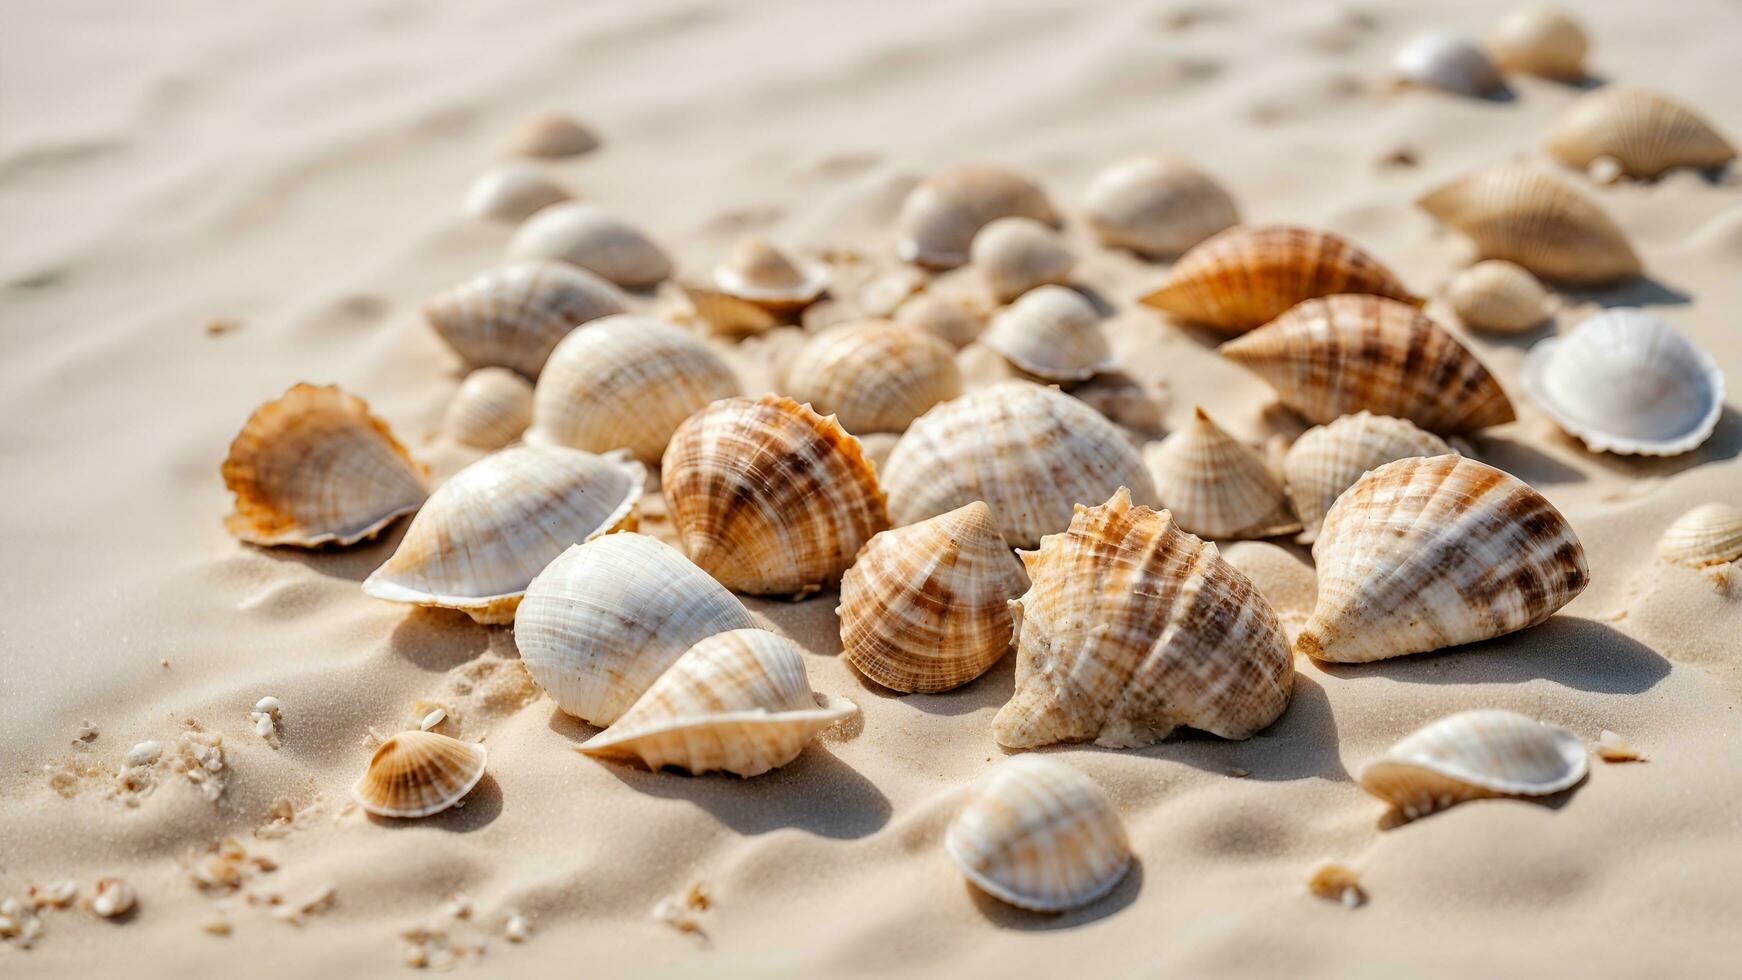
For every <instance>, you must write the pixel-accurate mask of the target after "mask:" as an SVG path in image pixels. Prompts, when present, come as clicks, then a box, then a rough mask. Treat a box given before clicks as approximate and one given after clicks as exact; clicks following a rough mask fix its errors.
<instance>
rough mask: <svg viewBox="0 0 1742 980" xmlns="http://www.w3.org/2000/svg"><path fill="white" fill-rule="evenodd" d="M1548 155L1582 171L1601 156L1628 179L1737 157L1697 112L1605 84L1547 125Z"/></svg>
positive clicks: (1637, 90) (1713, 164)
mask: <svg viewBox="0 0 1742 980" xmlns="http://www.w3.org/2000/svg"><path fill="white" fill-rule="evenodd" d="M1544 146H1545V148H1546V149H1547V150H1548V152H1549V155H1550V156H1552V157H1554V158H1555V159H1557V160H1559V161H1560V162H1562V163H1564V164H1566V165H1567V166H1569V167H1577V168H1579V169H1580V170H1585V169H1587V168H1589V167H1590V166H1591V164H1592V163H1594V162H1596V161H1597V160H1598V159H1600V158H1602V157H1609V158H1611V159H1613V160H1615V161H1617V162H1618V163H1620V164H1621V172H1622V173H1624V174H1626V175H1627V176H1629V177H1641V178H1644V177H1656V176H1657V175H1658V174H1661V173H1663V172H1664V171H1666V170H1671V169H1674V168H1676V167H1694V168H1697V169H1700V170H1705V169H1709V168H1712V167H1721V166H1723V165H1724V164H1726V163H1729V162H1730V161H1731V160H1734V159H1736V147H1735V145H1734V144H1732V143H1731V142H1730V141H1729V140H1727V139H1725V138H1724V137H1723V135H1722V134H1721V133H1719V132H1718V131H1717V129H1715V128H1713V126H1712V124H1711V123H1710V122H1709V121H1708V120H1707V119H1706V118H1705V117H1704V116H1702V115H1700V114H1699V113H1697V112H1695V111H1694V110H1693V109H1691V108H1689V107H1688V106H1687V105H1684V104H1683V103H1681V102H1679V101H1677V100H1675V99H1672V98H1670V97H1669V96H1667V95H1661V94H1659V93H1657V92H1652V91H1648V90H1646V89H1642V88H1636V87H1634V86H1631V85H1605V86H1603V87H1602V88H1600V89H1597V90H1596V91H1594V92H1589V93H1586V94H1585V95H1581V96H1580V97H1579V98H1578V100H1577V101H1575V102H1574V103H1573V104H1572V105H1571V106H1569V107H1567V111H1566V112H1564V113H1562V114H1561V117H1560V119H1559V120H1558V121H1556V122H1555V124H1554V125H1553V126H1552V127H1550V129H1549V133H1548V139H1547V141H1546V142H1545V144H1544Z"/></svg>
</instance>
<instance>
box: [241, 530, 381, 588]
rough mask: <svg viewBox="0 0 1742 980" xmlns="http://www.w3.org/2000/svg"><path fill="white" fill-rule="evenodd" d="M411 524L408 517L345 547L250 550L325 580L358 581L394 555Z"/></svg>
mask: <svg viewBox="0 0 1742 980" xmlns="http://www.w3.org/2000/svg"><path fill="white" fill-rule="evenodd" d="M410 523H411V518H410V517H405V518H401V519H400V520H397V521H394V522H393V524H392V525H390V526H389V527H387V528H386V529H385V530H383V531H382V532H381V533H380V534H378V535H376V536H375V537H373V538H371V539H369V540H368V541H360V542H358V543H357V544H354V545H351V546H349V547H345V548H297V547H290V546H284V547H260V546H257V545H249V546H248V548H249V550H251V551H253V552H254V553H255V554H260V555H265V556H266V557H268V558H271V559H272V560H274V561H287V562H294V563H295V564H298V565H302V566H303V567H305V568H309V569H313V570H314V571H315V572H317V573H319V574H321V575H324V576H326V577H327V578H339V579H348V580H350V581H352V582H361V581H363V580H364V579H366V578H368V577H369V573H370V572H373V571H374V570H375V569H377V568H380V567H381V564H382V563H383V562H385V561H387V559H388V558H391V557H392V556H393V552H394V550H395V549H397V548H398V547H399V539H400V538H402V537H404V536H405V529H406V527H407V526H408V525H409V524H410Z"/></svg>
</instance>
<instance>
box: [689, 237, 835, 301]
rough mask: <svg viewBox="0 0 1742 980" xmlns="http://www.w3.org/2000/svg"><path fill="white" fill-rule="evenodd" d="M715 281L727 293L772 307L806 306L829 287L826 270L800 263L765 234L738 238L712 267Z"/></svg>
mask: <svg viewBox="0 0 1742 980" xmlns="http://www.w3.org/2000/svg"><path fill="white" fill-rule="evenodd" d="M714 285H716V286H718V287H719V289H720V291H721V292H723V293H726V294H727V295H729V296H736V297H737V298H739V299H741V300H744V301H746V302H749V303H755V304H756V305H758V306H762V307H766V308H768V309H770V310H774V311H787V310H793V309H797V308H799V307H802V306H805V305H807V304H808V303H810V302H811V301H812V300H815V299H816V298H817V297H818V296H821V295H822V294H823V290H825V289H828V288H829V270H828V269H827V268H826V267H824V266H821V265H815V264H811V263H801V262H798V261H796V260H794V259H792V258H790V257H789V256H787V254H786V253H784V252H782V251H781V250H780V249H778V248H776V247H775V246H774V243H772V242H770V241H768V240H767V239H766V238H757V237H750V238H746V239H744V240H742V241H740V242H739V243H738V244H737V245H736V246H735V247H734V248H733V249H732V251H731V253H730V254H728V255H727V256H726V261H725V262H723V263H721V264H720V267H719V268H717V269H715V270H714Z"/></svg>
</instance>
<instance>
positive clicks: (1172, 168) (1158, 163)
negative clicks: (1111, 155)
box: [1084, 153, 1240, 258]
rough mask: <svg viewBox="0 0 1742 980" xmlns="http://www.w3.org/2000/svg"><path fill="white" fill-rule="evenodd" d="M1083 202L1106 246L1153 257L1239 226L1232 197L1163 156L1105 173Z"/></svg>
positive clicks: (1093, 183) (1147, 157) (1191, 168)
mask: <svg viewBox="0 0 1742 980" xmlns="http://www.w3.org/2000/svg"><path fill="white" fill-rule="evenodd" d="M1084 198H1085V200H1084V217H1085V218H1087V219H1088V223H1089V227H1090V228H1092V229H1094V232H1095V235H1096V237H1097V238H1099V239H1100V240H1101V244H1103V245H1106V246H1108V247H1109V248H1128V249H1131V250H1132V251H1134V252H1137V253H1138V254H1140V255H1144V256H1147V257H1150V258H1172V257H1173V256H1175V255H1179V254H1181V253H1183V252H1185V251H1186V250H1188V249H1190V248H1192V247H1194V246H1196V245H1197V244H1198V243H1200V242H1202V241H1203V240H1204V239H1206V238H1209V237H1210V236H1211V235H1214V234H1217V233H1218V232H1221V231H1224V230H1226V229H1228V228H1232V227H1233V226H1234V225H1237V224H1239V223H1240V211H1239V208H1237V207H1236V206H1235V204H1234V199H1233V197H1232V196H1230V195H1229V194H1228V191H1227V190H1226V189H1224V188H1223V187H1222V185H1221V184H1219V183H1217V182H1216V179H1215V178H1213V177H1211V176H1210V175H1209V174H1207V173H1205V172H1204V171H1202V170H1200V169H1198V168H1197V167H1196V166H1194V165H1192V164H1190V163H1188V162H1186V161H1184V160H1181V159H1179V158H1178V157H1173V156H1169V155H1167V154H1161V153H1152V154H1144V155H1141V156H1134V157H1127V158H1126V159H1124V160H1120V161H1119V162H1117V163H1115V164H1113V165H1112V166H1110V167H1108V168H1107V169H1105V170H1103V171H1101V172H1100V173H1099V174H1097V175H1096V176H1095V179H1094V180H1093V181H1091V182H1090V184H1089V189H1088V191H1087V192H1086V193H1085V195H1084Z"/></svg>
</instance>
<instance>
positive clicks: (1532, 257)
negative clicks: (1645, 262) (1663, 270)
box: [1416, 163, 1642, 283]
mask: <svg viewBox="0 0 1742 980" xmlns="http://www.w3.org/2000/svg"><path fill="white" fill-rule="evenodd" d="M1416 205H1417V206H1418V207H1420V208H1421V209H1422V210H1424V211H1426V212H1427V213H1428V214H1430V215H1432V216H1434V217H1435V218H1438V219H1439V220H1440V221H1443V222H1445V223H1446V224H1448V225H1450V226H1451V227H1453V228H1455V229H1457V230H1458V231H1461V232H1463V233H1464V235H1465V236H1466V237H1468V238H1469V239H1470V240H1471V241H1472V242H1473V243H1474V244H1475V246H1476V251H1477V252H1478V253H1479V254H1480V255H1481V256H1482V257H1483V258H1485V259H1506V260H1507V261H1509V262H1516V263H1518V264H1519V265H1521V266H1523V267H1525V268H1526V269H1529V270H1530V271H1531V272H1534V273H1536V274H1537V275H1539V276H1542V277H1543V278H1545V279H1553V280H1557V281H1561V282H1569V283H1602V282H1612V281H1614V280H1617V279H1629V278H1632V277H1634V276H1637V275H1639V274H1640V272H1641V269H1642V267H1641V265H1640V263H1639V256H1638V254H1637V253H1635V252H1634V251H1633V245H1632V243H1630V242H1629V241H1628V240H1627V235H1626V233H1624V232H1623V231H1622V230H1621V228H1620V226H1618V225H1616V224H1615V222H1614V221H1613V220H1612V219H1610V217H1609V216H1608V215H1607V214H1605V213H1604V212H1603V209H1602V208H1600V207H1598V206H1597V203H1596V202H1595V201H1593V200H1591V198H1590V197H1589V196H1588V195H1586V194H1585V192H1583V191H1581V190H1579V189H1578V188H1577V187H1574V186H1573V185H1572V184H1571V183H1570V182H1568V181H1567V180H1566V178H1564V177H1561V176H1560V175H1559V174H1556V173H1554V172H1552V171H1550V170H1547V169H1545V168H1542V167H1539V166H1536V165H1534V164H1530V163H1506V164H1500V165H1499V166H1495V167H1490V168H1488V169H1487V170H1482V171H1478V172H1477V173H1474V174H1470V175H1468V176H1465V177H1460V178H1458V179H1457V180H1454V181H1452V182H1451V183H1448V184H1445V185H1443V186H1441V187H1439V188H1437V189H1435V190H1432V191H1429V192H1428V193H1427V194H1425V195H1423V196H1422V197H1421V198H1420V199H1418V200H1417V201H1416Z"/></svg>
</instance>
